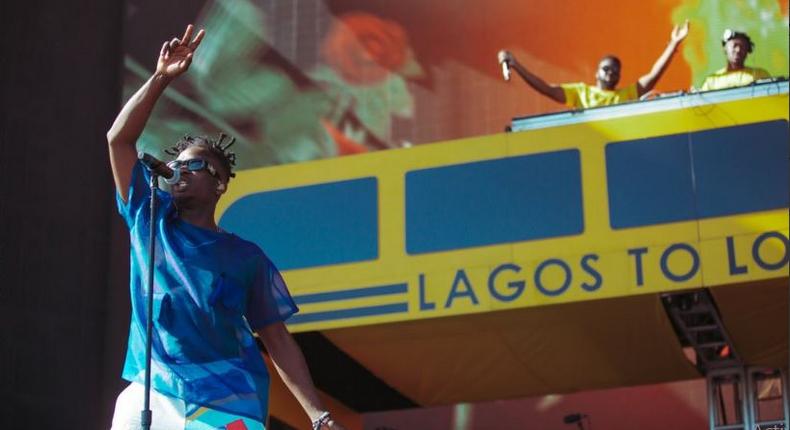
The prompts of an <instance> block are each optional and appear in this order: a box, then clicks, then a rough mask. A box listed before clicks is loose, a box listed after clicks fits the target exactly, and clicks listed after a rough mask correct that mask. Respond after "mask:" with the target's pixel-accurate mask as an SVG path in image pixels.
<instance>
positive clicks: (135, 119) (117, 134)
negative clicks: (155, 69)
mask: <svg viewBox="0 0 790 430" xmlns="http://www.w3.org/2000/svg"><path fill="white" fill-rule="evenodd" d="M168 84H169V80H168V79H167V78H165V77H163V76H161V75H157V74H154V75H153V76H151V77H150V78H149V79H148V80H147V81H146V82H145V84H143V86H141V87H140V89H138V90H137V92H135V93H134V95H132V97H131V98H129V100H128V101H127V102H126V104H125V105H124V106H123V109H121V112H120V113H119V114H118V117H116V118H115V122H113V124H112V127H110V130H109V131H108V132H107V141H108V142H109V144H110V145H132V146H133V145H134V144H135V143H136V142H137V139H138V138H139V137H140V134H142V132H143V129H144V128H145V124H146V123H147V122H148V118H149V117H150V116H151V112H152V111H153V109H154V105H156V101H157V100H159V97H160V96H161V95H162V93H163V92H164V90H165V88H167V85H168Z"/></svg>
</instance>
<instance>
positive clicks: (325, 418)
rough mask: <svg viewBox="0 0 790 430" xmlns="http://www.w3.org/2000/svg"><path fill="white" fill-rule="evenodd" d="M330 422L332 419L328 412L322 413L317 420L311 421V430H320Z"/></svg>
mask: <svg viewBox="0 0 790 430" xmlns="http://www.w3.org/2000/svg"><path fill="white" fill-rule="evenodd" d="M331 420H332V417H330V416H329V411H324V412H322V413H321V415H319V416H318V418H316V419H314V420H313V430H321V427H323V426H325V425H327V424H329V421H331Z"/></svg>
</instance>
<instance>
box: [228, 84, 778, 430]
mask: <svg viewBox="0 0 790 430" xmlns="http://www.w3.org/2000/svg"><path fill="white" fill-rule="evenodd" d="M512 130H513V132H511V133H503V134H497V135H490V136H480V137H474V138H469V139H462V140H456V141H450V142H438V143H433V144H426V145H419V146H417V147H413V148H408V149H399V150H389V151H382V152H377V153H371V154H364V155H357V156H352V157H344V158H336V159H329V160H321V161H315V162H309V163H300V164H292V165H284V166H277V167H270V168H264V169H256V170H249V171H244V172H240V173H239V174H238V177H237V179H236V180H235V181H234V184H233V186H232V187H231V188H230V191H229V192H228V193H227V195H226V196H225V198H224V199H223V200H222V201H221V202H220V211H219V213H220V214H221V215H220V226H221V227H222V228H224V229H226V230H229V231H232V232H235V233H237V234H239V235H241V236H242V237H245V238H249V239H252V240H254V241H255V242H257V243H258V244H259V245H260V246H261V247H262V248H263V249H264V250H266V251H267V253H269V255H270V257H271V258H272V259H273V260H274V261H275V262H276V263H277V264H278V265H279V266H280V267H281V269H283V270H284V274H285V277H286V280H287V281H288V284H289V286H290V288H291V291H292V293H293V294H294V295H295V298H296V300H297V302H298V304H299V306H300V308H301V312H300V314H299V315H297V316H296V317H294V318H293V319H292V320H291V321H290V323H289V328H290V329H291V330H292V331H293V332H297V333H305V334H304V335H302V337H301V338H302V339H308V338H309V337H310V336H313V335H315V333H314V332H320V333H321V335H322V338H324V339H328V340H329V341H331V343H332V344H334V347H336V348H337V350H338V351H337V352H338V354H337V357H338V358H337V360H341V361H353V362H355V363H354V364H355V365H357V366H359V367H360V368H363V371H364V372H369V373H370V375H368V376H371V375H372V378H373V379H375V380H377V383H379V384H381V385H378V386H377V387H381V386H383V387H387V386H388V387H389V388H390V389H392V390H393V391H394V394H393V396H392V397H388V398H390V399H394V400H392V401H391V402H389V401H381V402H377V401H375V400H373V399H370V398H361V397H365V395H364V394H360V393H371V392H374V391H375V389H372V388H370V387H367V388H366V387H362V386H354V384H355V382H354V381H355V380H354V378H353V377H352V378H346V380H345V384H346V387H345V388H342V387H341V386H342V385H343V381H335V382H332V378H331V377H327V378H324V377H323V376H322V375H321V373H322V372H331V371H332V368H331V366H328V367H321V364H316V366H317V367H316V368H315V369H314V372H315V371H316V369H317V373H318V374H317V376H316V379H317V380H318V382H319V385H322V388H323V389H324V390H325V391H327V393H328V394H329V395H332V396H334V397H336V398H337V399H338V400H340V401H341V402H343V403H344V404H345V405H346V406H348V407H349V409H350V410H351V411H356V412H366V411H370V410H382V409H392V408H399V407H407V406H410V405H411V406H413V405H420V406H427V405H440V404H450V403H455V402H472V401H482V400H492V399H501V398H515V397H524V396H531V395H539V394H549V393H565V392H574V391H581V390H590V389H601V388H608V387H620V386H630V385H639V384H652V383H660V382H668V381H676V380H683V379H691V378H698V377H700V376H701V375H700V373H699V372H698V370H697V369H696V368H695V367H694V366H693V365H692V364H691V363H690V362H689V361H688V360H687V359H686V358H685V357H684V355H683V352H682V349H681V345H680V343H679V340H678V336H677V335H676V333H675V330H674V329H673V326H672V323H671V321H670V320H669V318H668V317H667V313H666V311H665V310H664V308H663V306H662V304H661V299H660V295H661V294H662V293H668V292H678V291H686V290H691V289H698V288H706V289H709V290H710V292H711V293H712V295H713V297H714V299H715V301H716V305H717V306H718V309H719V312H720V314H721V315H722V318H723V322H724V325H725V327H726V329H727V331H728V333H729V334H730V336H731V338H732V340H733V343H734V346H735V348H736V350H737V352H738V354H739V355H740V356H741V357H742V358H743V360H744V362H746V363H748V364H750V365H758V366H767V367H773V368H782V367H784V368H787V363H788V353H787V351H788V345H787V338H788V326H787V316H788V207H790V205H789V204H788V83H787V81H783V82H773V83H766V84H761V85H755V86H752V87H746V88H739V89H731V90H723V91H716V92H708V93H698V94H691V95H681V96H676V97H670V98H663V99H657V100H652V101H647V102H639V103H633V104H627V105H620V106H612V107H606V108H597V109H591V110H588V111H583V112H563V113H558V114H550V115H543V116H539V117H533V118H517V119H515V120H514V121H513V124H512ZM308 346H309V345H308ZM308 356H309V355H308ZM321 359H322V358H320V357H316V358H315V360H321ZM335 364H337V363H335ZM341 367H342V366H341ZM336 368H337V367H336ZM322 378H323V380H326V381H329V382H328V383H327V384H322V383H321V381H322ZM335 379H337V378H335ZM364 380H365V381H368V380H370V378H367V379H364ZM363 384H365V383H364V382H360V385H363ZM339 387H341V388H339ZM354 393H356V394H354ZM391 394H392V393H391ZM368 397H369V396H368ZM273 410H274V413H275V415H277V407H276V406H274V407H273Z"/></svg>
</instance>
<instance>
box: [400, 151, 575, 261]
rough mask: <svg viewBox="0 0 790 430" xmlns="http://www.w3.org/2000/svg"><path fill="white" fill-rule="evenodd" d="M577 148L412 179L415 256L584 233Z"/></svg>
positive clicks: (410, 245)
mask: <svg viewBox="0 0 790 430" xmlns="http://www.w3.org/2000/svg"><path fill="white" fill-rule="evenodd" d="M579 154H580V152H579V150H578V149H569V150H562V151H554V152H544V153H538V154H529V155H521V156H515V157H508V158H500V159H494V160H485V161H478V162H472V163H465V164H457V165H451V166H442V167H433V168H428V169H421V170H412V171H410V172H407V173H406V220H405V221H406V226H405V230H406V231H405V233H406V251H407V252H408V253H409V254H410V255H417V254H425V253H431V252H438V251H450V250H455V249H463V248H471V247H476V246H485V245H496V244H500V243H512V242H520V241H526V240H537V239H546V238H551V237H559V236H570V235H576V234H581V233H582V232H584V213H583V207H582V186H581V162H580V155H579Z"/></svg>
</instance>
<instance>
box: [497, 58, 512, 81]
mask: <svg viewBox="0 0 790 430" xmlns="http://www.w3.org/2000/svg"><path fill="white" fill-rule="evenodd" d="M497 59H498V60H499V64H500V65H501V66H502V77H503V78H505V81H510V61H509V60H508V54H507V51H499V54H497Z"/></svg>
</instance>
